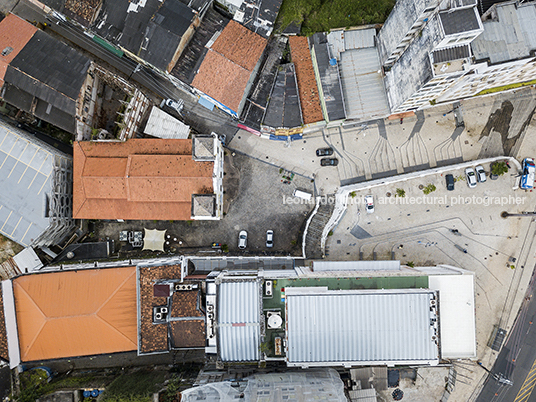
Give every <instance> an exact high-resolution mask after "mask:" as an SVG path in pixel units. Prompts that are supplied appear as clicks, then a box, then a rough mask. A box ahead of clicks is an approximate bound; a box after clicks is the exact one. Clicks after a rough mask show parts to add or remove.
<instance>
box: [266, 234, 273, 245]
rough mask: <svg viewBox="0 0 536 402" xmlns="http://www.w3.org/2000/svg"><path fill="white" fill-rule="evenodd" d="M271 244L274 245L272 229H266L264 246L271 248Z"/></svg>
mask: <svg viewBox="0 0 536 402" xmlns="http://www.w3.org/2000/svg"><path fill="white" fill-rule="evenodd" d="M273 246H274V231H273V230H267V231H266V247H268V248H272V247H273Z"/></svg>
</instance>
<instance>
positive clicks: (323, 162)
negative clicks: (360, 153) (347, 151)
mask: <svg viewBox="0 0 536 402" xmlns="http://www.w3.org/2000/svg"><path fill="white" fill-rule="evenodd" d="M338 164H339V160H338V159H337V158H322V159H320V166H337V165H338Z"/></svg>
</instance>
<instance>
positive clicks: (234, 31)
mask: <svg viewBox="0 0 536 402" xmlns="http://www.w3.org/2000/svg"><path fill="white" fill-rule="evenodd" d="M266 43H267V40H266V39H265V38H263V37H262V36H260V35H259V34H256V33H255V32H253V31H250V30H249V29H247V28H246V27H244V26H242V25H240V24H239V23H238V22H236V21H233V20H231V21H230V22H229V23H228V24H227V26H226V27H225V29H224V30H223V31H222V33H221V35H220V36H218V38H217V39H216V41H215V42H214V44H213V45H212V47H211V49H212V50H214V51H215V52H218V53H219V54H221V55H222V56H224V57H225V58H227V59H229V60H231V61H232V62H233V63H236V64H238V65H239V66H240V67H243V68H245V69H246V70H249V71H253V69H254V68H255V66H256V65H257V62H258V61H259V58H260V57H261V56H262V52H263V51H264V48H265V47H266Z"/></svg>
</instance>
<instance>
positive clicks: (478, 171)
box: [475, 165, 486, 183]
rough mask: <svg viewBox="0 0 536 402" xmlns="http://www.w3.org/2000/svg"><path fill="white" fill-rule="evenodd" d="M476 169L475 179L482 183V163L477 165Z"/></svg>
mask: <svg viewBox="0 0 536 402" xmlns="http://www.w3.org/2000/svg"><path fill="white" fill-rule="evenodd" d="M475 171H476V179H477V181H478V182H479V183H484V182H485V181H486V172H484V168H483V167H482V165H478V166H477V167H476V168H475Z"/></svg>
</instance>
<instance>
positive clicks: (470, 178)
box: [465, 167, 476, 188]
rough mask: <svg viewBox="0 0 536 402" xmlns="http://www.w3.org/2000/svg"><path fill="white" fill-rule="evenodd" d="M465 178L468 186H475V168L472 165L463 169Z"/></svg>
mask: <svg viewBox="0 0 536 402" xmlns="http://www.w3.org/2000/svg"><path fill="white" fill-rule="evenodd" d="M465 178H466V179H467V185H468V186H469V188H474V187H476V173H475V169H473V168H472V167H468V168H467V169H465Z"/></svg>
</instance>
